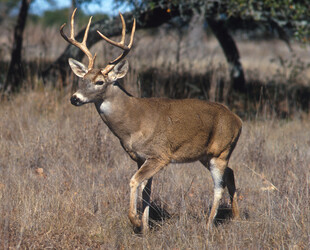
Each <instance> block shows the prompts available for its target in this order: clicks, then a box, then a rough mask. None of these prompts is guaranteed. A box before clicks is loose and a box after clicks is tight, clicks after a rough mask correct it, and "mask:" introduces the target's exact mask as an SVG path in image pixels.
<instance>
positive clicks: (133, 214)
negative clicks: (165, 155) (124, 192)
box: [128, 159, 168, 228]
mask: <svg viewBox="0 0 310 250" xmlns="http://www.w3.org/2000/svg"><path fill="white" fill-rule="evenodd" d="M167 164H168V162H166V161H163V160H158V159H148V160H146V161H145V162H144V164H143V165H142V166H141V168H140V169H139V170H138V171H137V172H136V173H135V174H134V175H133V177H132V178H131V180H130V205H129V213H128V216H129V219H130V221H131V223H132V224H133V225H134V226H135V227H138V228H141V226H142V223H141V220H140V218H139V216H138V214H137V198H138V187H139V185H140V184H141V183H142V182H143V181H145V180H149V179H151V178H152V177H153V175H155V174H156V173H157V172H158V171H159V170H161V169H162V168H163V167H164V166H166V165H167ZM148 185H151V180H150V181H148V184H147V185H146V187H147V186H148ZM144 191H145V192H144ZM143 192H144V194H145V196H144V197H143V198H146V200H147V201H148V202H149V195H146V194H148V192H147V190H143ZM146 196H148V197H146ZM143 204H144V205H143V207H144V206H145V207H147V202H143ZM146 212H147V211H146Z"/></svg>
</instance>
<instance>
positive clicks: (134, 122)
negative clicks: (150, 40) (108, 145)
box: [60, 10, 242, 230]
mask: <svg viewBox="0 0 310 250" xmlns="http://www.w3.org/2000/svg"><path fill="white" fill-rule="evenodd" d="M75 12H76V10H74V12H73V14H72V17H71V35H70V37H67V36H66V35H65V34H64V32H63V28H64V26H65V24H64V25H63V26H62V27H61V28H60V33H61V35H62V37H63V38H64V39H65V40H66V41H67V42H69V43H71V44H73V45H75V46H77V47H78V48H80V49H81V50H82V51H83V52H84V53H85V54H86V55H87V57H88V60H89V64H88V67H86V66H85V65H84V64H82V63H80V62H78V61H76V60H74V59H71V58H70V59H69V64H70V66H71V68H72V70H73V72H74V73H75V74H76V75H77V76H78V77H80V78H82V81H81V82H80V84H79V89H78V90H77V91H76V92H75V93H74V94H73V95H72V97H71V103H72V104H73V105H75V106H81V105H83V104H86V103H94V104H95V107H96V109H97V111H98V113H99V115H100V116H101V118H102V120H103V121H104V123H105V124H106V125H107V126H108V127H109V129H110V130H111V131H112V132H113V133H114V135H115V136H117V137H118V139H119V140H120V143H121V145H122V147H123V148H124V149H125V150H126V152H127V153H128V154H129V155H130V157H131V158H132V159H133V160H134V161H136V162H137V164H138V171H137V172H136V173H135V174H134V175H133V176H132V178H131V180H130V207H129V219H130V221H131V222H132V224H133V225H134V226H136V227H138V228H141V227H142V229H143V230H146V229H147V228H148V212H149V205H150V194H151V185H152V177H153V176H154V175H155V174H156V173H158V172H159V171H160V170H161V169H163V168H164V167H165V166H167V165H168V164H169V163H182V162H193V161H200V162H201V163H202V164H203V165H204V166H205V167H206V168H208V169H209V170H210V172H211V175H212V178H213V182H214V201H213V205H212V208H211V212H210V215H209V218H208V221H207V223H208V225H211V224H212V222H213V220H214V218H215V216H216V213H217V210H218V206H219V202H220V199H221V197H222V194H223V191H224V188H225V187H227V188H228V192H229V195H230V199H231V206H232V212H233V217H234V218H239V209H238V204H237V195H236V187H235V181H234V174H233V170H232V169H230V168H229V167H228V161H229V158H230V156H231V153H232V152H233V150H234V148H235V146H236V143H237V141H238V138H239V135H240V133H241V128H242V122H241V120H240V118H239V117H238V116H237V115H235V114H234V113H232V112H231V111H230V110H229V109H228V108H226V107H225V106H224V105H222V104H219V103H214V102H208V101H202V100H196V99H184V100H172V99H164V98H136V97H133V96H131V95H130V94H128V93H127V92H126V91H125V90H124V89H123V88H122V87H121V86H120V85H119V84H118V82H117V80H118V79H120V78H122V77H124V76H125V75H126V73H127V71H128V62H127V61H126V60H123V61H122V59H123V58H124V57H125V56H126V55H127V54H128V52H129V51H130V49H131V47H132V44H133V37H134V33H135V20H134V22H133V27H132V32H131V37H130V43H129V45H128V46H127V45H125V32H126V27H125V21H124V18H123V16H122V15H121V14H120V17H121V20H122V25H123V29H122V39H121V42H114V41H112V40H110V39H109V38H107V37H105V36H104V35H102V34H101V33H100V32H99V31H97V32H98V34H99V35H100V36H101V37H102V38H103V39H104V40H106V41H107V42H108V43H110V44H113V45H115V46H117V47H119V48H121V49H122V50H123V52H122V54H121V55H120V56H119V57H117V58H116V59H115V60H113V61H111V62H109V64H108V65H107V66H106V67H105V68H102V69H95V68H94V60H95V57H96V54H95V55H94V56H92V54H91V53H90V51H89V49H88V48H87V46H86V40H87V36H88V31H89V26H90V23H91V18H90V19H89V22H88V25H87V28H86V31H85V34H84V38H83V41H82V42H77V41H76V40H75V38H74V15H75ZM140 184H143V185H144V189H143V191H142V199H143V204H142V207H143V211H144V213H143V216H142V220H141V219H140V218H139V216H138V214H137V196H138V187H139V185H140Z"/></svg>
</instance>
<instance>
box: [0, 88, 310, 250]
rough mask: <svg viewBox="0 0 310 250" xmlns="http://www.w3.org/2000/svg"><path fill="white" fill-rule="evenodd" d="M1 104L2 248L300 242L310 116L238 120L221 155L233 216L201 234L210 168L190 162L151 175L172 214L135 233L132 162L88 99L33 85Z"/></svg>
mask: <svg viewBox="0 0 310 250" xmlns="http://www.w3.org/2000/svg"><path fill="white" fill-rule="evenodd" d="M1 106H2V107H1V110H0V117H1V120H0V128H1V129H0V153H1V155H0V225H1V226H0V242H1V243H0V244H1V248H3V249H7V248H18V247H21V248H32V249H33V248H35V249H41V248H58V249H59V248H66V249H72V248H82V249H85V248H95V249H96V248H102V249H133V248H135V249H136V248H138V249H141V248H145V249H159V248H164V249H172V248H174V249H210V248H211V249H213V248H216V249H217V248H230V249H231V248H235V249H241V248H243V249H249V248H250V249H253V248H254V249H258V248H285V249H287V248H289V249H307V248H308V247H309V239H310V238H309V237H310V209H309V200H310V197H309V190H310V173H309V169H310V165H309V164H310V151H309V146H310V139H309V138H310V120H309V119H305V120H295V121H290V122H286V121H281V120H269V121H263V122H259V121H245V122H244V129H243V133H242V135H241V138H240V140H239V143H238V145H237V147H236V149H235V152H234V154H233V156H232V158H231V161H230V166H231V167H232V168H233V169H234V170H235V176H236V181H237V186H238V190H239V204H240V209H241V218H242V219H241V220H240V221H230V220H227V219H226V220H224V222H223V223H220V224H219V225H217V226H214V227H213V229H212V230H210V231H208V230H207V229H206V226H205V222H206V221H205V219H206V216H207V215H208V212H209V206H210V204H211V203H212V188H213V184H212V179H211V177H210V174H209V173H208V171H207V170H206V169H205V168H204V167H203V166H202V165H200V164H199V163H193V164H183V165H175V164H174V165H171V166H169V167H167V168H166V169H165V170H163V171H162V172H160V173H159V174H158V175H157V176H156V177H155V179H154V184H153V187H154V192H153V194H152V200H154V201H155V205H157V206H159V207H162V208H164V209H166V210H167V211H168V212H169V213H170V216H171V218H170V219H166V220H165V221H163V222H157V225H156V226H155V227H154V228H153V230H151V231H150V233H149V234H147V235H146V236H144V237H141V236H139V235H136V234H135V233H134V232H133V230H132V227H131V224H130V222H129V220H128V218H127V209H128V204H129V185H128V183H129V180H130V177H131V176H132V175H133V174H134V172H135V170H136V165H135V163H134V162H132V161H131V160H130V159H129V157H128V156H127V155H126V153H125V152H124V151H123V150H122V148H121V146H120V145H119V142H118V141H117V139H116V138H115V137H114V136H113V135H112V134H111V132H110V131H109V130H108V129H107V127H106V126H105V125H104V124H103V123H102V121H101V120H100V118H99V116H98V115H97V114H96V111H95V108H94V107H93V106H92V105H85V106H83V107H80V108H76V107H73V106H71V105H70V104H69V96H65V97H63V96H60V94H59V92H52V91H39V90H38V91H30V92H24V93H22V94H19V95H18V96H16V97H14V98H13V99H12V100H10V101H5V102H3V103H2V104H1ZM227 202H228V194H226V196H225V197H224V199H223V200H222V207H224V208H225V207H226V205H227Z"/></svg>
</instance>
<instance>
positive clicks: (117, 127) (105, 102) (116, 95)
mask: <svg viewBox="0 0 310 250" xmlns="http://www.w3.org/2000/svg"><path fill="white" fill-rule="evenodd" d="M135 102H136V98H134V97H132V96H131V95H130V94H129V93H128V92H126V90H124V89H123V88H122V87H121V86H120V85H119V83H118V82H115V83H113V84H111V85H109V86H108V87H107V90H106V92H105V94H104V96H103V98H102V99H101V100H100V101H98V102H96V103H95V106H96V109H97V111H98V113H99V115H100V116H101V118H102V120H103V121H104V122H105V124H106V125H107V126H108V127H109V128H110V130H111V131H112V132H113V133H114V134H115V135H116V136H117V137H118V138H119V139H121V140H123V139H124V138H125V137H126V136H130V134H131V133H133V132H134V131H136V129H138V126H139V122H138V121H137V120H135V119H132V116H131V115H132V112H133V111H134V107H135V105H136V104H135Z"/></svg>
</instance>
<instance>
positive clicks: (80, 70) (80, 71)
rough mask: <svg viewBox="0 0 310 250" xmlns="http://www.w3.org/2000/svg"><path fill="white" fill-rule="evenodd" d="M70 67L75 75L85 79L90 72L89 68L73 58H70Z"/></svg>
mask: <svg viewBox="0 0 310 250" xmlns="http://www.w3.org/2000/svg"><path fill="white" fill-rule="evenodd" d="M69 65H70V67H71V69H72V71H73V72H74V74H76V75H77V76H78V77H84V76H85V75H86V73H87V72H88V69H87V67H86V66H85V65H84V64H83V63H80V62H79V61H77V60H74V59H72V58H69Z"/></svg>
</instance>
